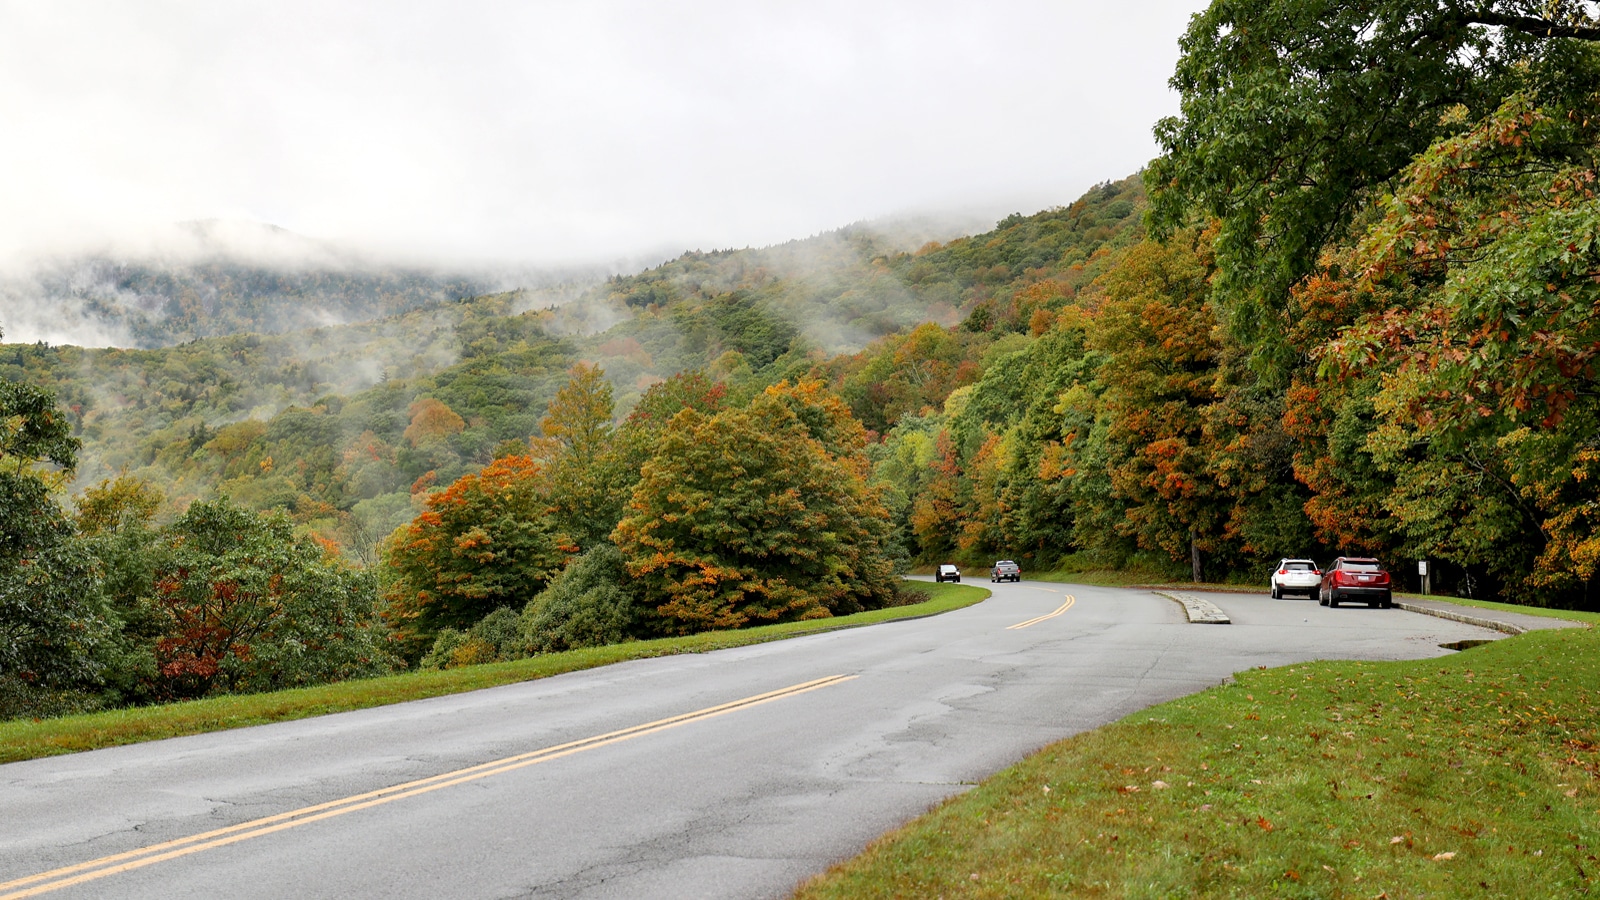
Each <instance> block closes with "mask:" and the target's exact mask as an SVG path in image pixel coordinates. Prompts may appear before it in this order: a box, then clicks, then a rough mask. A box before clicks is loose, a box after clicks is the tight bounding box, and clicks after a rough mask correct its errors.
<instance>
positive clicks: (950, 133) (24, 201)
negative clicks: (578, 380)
mask: <svg viewBox="0 0 1600 900" xmlns="http://www.w3.org/2000/svg"><path fill="white" fill-rule="evenodd" d="M1204 5H1205V3H1204V0H1145V2H1141V3H1107V2H1105V0H1056V2H1048V0H1037V2H1021V0H1001V2H995V0H984V2H973V0H963V2H955V3H946V2H903V3H900V2H869V0H859V2H831V0H804V2H795V3H761V2H756V0H745V2H694V3H677V4H670V3H660V2H655V3H651V2H640V3H622V2H611V0H605V2H581V3H580V2H572V3H538V2H522V3H514V2H461V0H452V2H432V3H403V2H370V3H336V2H326V0H323V2H298V0H292V2H285V0H274V2H270V3H249V4H246V3H242V2H227V0H222V2H217V0H213V2H189V3H182V2H152V0H140V2H136V3H125V2H119V3H110V2H106V3H74V2H66V0H51V2H47V3H39V2H32V0H28V2H10V0H0V126H3V131H0V173H3V174H0V244H3V245H4V246H5V248H6V249H10V250H12V251H16V250H19V249H22V248H36V247H42V246H56V247H59V246H60V245H61V244H62V243H63V242H69V243H76V242H81V241H89V240H95V241H98V240H99V239H102V238H104V237H107V236H127V235H131V234H138V233H140V232H141V230H145V231H148V230H151V229H154V228H155V227H157V226H162V225H166V224H169V223H172V222H176V221H182V220H188V219H204V218H223V219H245V220H255V221H262V222H270V223H273V224H276V225H280V226H283V227H285V228H288V229H290V230H292V231H296V232H299V233H301V234H305V235H310V236H314V237H318V238H323V239H328V240H333V241H337V242H341V243H346V244H351V245H354V246H358V247H362V248H366V249H368V250H372V251H377V252H381V253H385V254H401V255H407V256H417V257H426V258H432V259H440V260H446V259H477V260H497V261H518V262H533V263H551V262H568V261H587V260H596V259H606V258H620V257H623V256H628V255H636V254H644V253H651V252H658V251H664V250H670V251H676V250H679V249H685V248H701V249H711V248H713V247H742V246H748V245H761V244H768V243H773V242H777V241H782V240H787V239H789V238H793V237H804V236H806V235H809V234H812V233H815V232H817V231H822V230H826V229H830V228H835V227H838V226H840V225H844V224H847V223H849V222H853V221H858V220H861V219H867V218H875V217H880V216H885V215H900V214H906V213H923V212H940V211H950V210H969V211H970V210H973V209H979V210H983V211H985V212H992V213H995V214H1003V213H1005V212H1010V211H1013V210H1015V211H1020V212H1034V211H1036V210H1038V209H1042V208H1044V207H1048V206H1052V205H1056V204H1061V203H1066V202H1070V201H1071V200H1072V199H1074V198H1076V197H1077V196H1078V194H1080V193H1081V192H1082V191H1083V190H1084V189H1085V188H1087V187H1088V186H1090V185H1091V184H1094V183H1096V182H1099V181H1104V180H1106V179H1111V178H1121V177H1123V176H1125V175H1128V174H1130V173H1132V172H1133V171H1135V170H1136V169H1138V168H1139V167H1140V166H1142V165H1143V164H1144V163H1145V162H1147V161H1148V160H1149V159H1150V158H1151V157H1152V156H1153V155H1154V154H1155V152H1156V150H1155V144H1154V141H1153V139H1152V138H1151V133H1150V128H1151V125H1152V124H1153V123H1154V122H1155V120H1156V119H1157V118H1158V117H1160V116H1162V115H1168V114H1171V113H1173V112H1175V111H1176V108H1177V99H1176V97H1175V95H1173V94H1172V93H1171V92H1170V91H1169V90H1168V88H1167V86H1166V80H1167V78H1168V77H1169V76H1170V75H1171V72H1172V67H1173V64H1174V63H1175V62H1176V59H1177V39H1178V36H1179V35H1180V34H1181V33H1182V31H1183V28H1184V27H1185V25H1186V24H1187V22H1188V18H1189V16H1190V15H1191V14H1192V13H1194V12H1197V11H1199V10H1200V9H1201V8H1203V6H1204Z"/></svg>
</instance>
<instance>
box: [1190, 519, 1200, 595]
mask: <svg viewBox="0 0 1600 900" xmlns="http://www.w3.org/2000/svg"><path fill="white" fill-rule="evenodd" d="M1189 567H1190V568H1191V569H1193V570H1194V583H1195V584H1199V583H1200V582H1201V581H1202V580H1203V579H1202V578H1201V577H1200V576H1201V572H1200V542H1199V540H1198V539H1197V538H1196V537H1195V533H1194V529H1193V528H1191V529H1189Z"/></svg>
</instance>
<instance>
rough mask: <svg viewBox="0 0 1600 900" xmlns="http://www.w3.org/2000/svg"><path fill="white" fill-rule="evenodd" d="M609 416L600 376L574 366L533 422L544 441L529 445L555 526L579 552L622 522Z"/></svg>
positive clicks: (621, 478)
mask: <svg viewBox="0 0 1600 900" xmlns="http://www.w3.org/2000/svg"><path fill="white" fill-rule="evenodd" d="M613 411H614V404H613V401H612V390H611V383H610V382H609V381H607V380H606V378H605V372H604V371H602V370H601V369H600V368H599V367H598V366H592V365H588V364H586V363H579V364H578V365H576V366H574V367H573V369H572V371H571V373H570V377H569V378H568V380H567V383H566V384H565V385H564V386H563V387H562V388H561V390H559V391H557V392H556V396H555V399H553V400H551V401H550V409H549V411H548V412H547V413H546V414H545V417H544V419H543V421H541V422H540V423H539V428H540V431H542V432H543V433H544V437H543V438H536V439H534V441H533V450H534V454H535V456H537V457H540V458H542V459H543V460H544V462H545V465H546V467H547V475H546V477H547V480H548V482H549V485H550V501H551V503H552V504H553V505H554V506H555V510H556V512H555V517H556V521H557V523H558V524H559V526H560V528H561V530H562V531H563V532H564V533H565V534H567V535H569V536H570V537H571V538H572V539H573V540H574V541H575V542H576V543H577V545H578V546H579V547H592V546H595V545H596V544H597V543H599V542H601V541H604V540H605V537H606V535H608V534H610V533H611V529H612V528H615V527H616V524H617V521H618V520H620V519H621V518H622V504H623V502H624V501H625V499H626V497H625V493H624V491H625V483H626V481H627V479H626V477H625V475H624V473H623V471H622V465H623V463H622V460H621V459H620V458H619V454H618V448H617V446H616V435H615V428H614V427H613V425H612V415H613Z"/></svg>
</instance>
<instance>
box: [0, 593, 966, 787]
mask: <svg viewBox="0 0 1600 900" xmlns="http://www.w3.org/2000/svg"><path fill="white" fill-rule="evenodd" d="M916 587H917V589H919V590H923V591H926V592H927V593H928V594H929V595H930V599H928V600H927V601H925V602H923V603H917V604H914V605H910V606H897V607H893V608H890V609H880V610H873V611H871V612H864V613H856V614H855V615H851V616H840V617H838V618H836V619H823V620H811V621H806V622H788V623H785V624H782V625H765V626H761V627H759V628H748V629H741V630H738V631H716V632H708V633H705V634H696V635H690V636H688V637H679V638H662V639H659V640H653V641H634V642H630V643H626V644H613V645H611V646H607V647H594V648H590V649H586V650H572V651H568V652H565V653H550V654H546V655H543V656H535V657H532V658H530V659H520V660H515V661H513V662H503V663H487V664H484V665H479V666H467V667H464V668H460V669H447V670H443V671H424V672H407V673H404V674H400V675H390V676H386V677H383V678H369V679H364V680H361V681H345V682H340V683H338V684H326V685H319V686H317V687H309V688H298V689H295V690H289V691H276V692H274V693H270V694H241V695H235V696H227V697H212V698H209V699H205V700H192V701H188V702H185V703H171V704H167V705H164V706H146V707H138V708H134V709H118V710H111V711H108V712H99V713H89V714H85V715H77V716H64V717H62V718H59V719H43V720H37V721H35V720H13V721H9V722H0V763H5V762H16V761H18V760H24V759H33V758H35V757H40V756H51V755H55V754H59V753H73V752H76V751H79V750H93V749H96V748H99V747H110V746H114V745H117V744H135V743H139V742H141V741H153V740H159V739H161V738H168V737H178V736H180V735H186V734H202V733H204V732H208V731H222V730H225V729H229V728H243V727H246V726H249V725H263V724H266V723H268V722H281V721H284V720H287V719H304V718H307V717H310V716H320V715H324V714H327V713H335V712H344V711H346V710H352V709H365V708H367V707H370V706H384V705H386V704H390V703H403V702H405V701H407V700H420V699H423V698H425V697H437V696H440V695H443V694H458V693H461V692H463V691H474V690H478V689H479V688H487V687H495V686H497V685H502V684H511V683H514V682H518V681H532V680H533V679H535V678H547V677H549V676H551V675H560V674H562V673H565V672H575V671H578V670H580V669H592V668H595V667H596V666H604V665H610V664H611V663H618V662H624V661H626V660H630V659H644V658H647V657H652V656H670V655H673V654H677V653H705V652H707V651H710V650H721V649H723V648H726V647H742V646H745V645H747V644H760V643H764V642H766V641H776V640H782V639H784V638H790V637H797V636H799V635H804V634H815V633H817V632H821V631H832V630H835V629H839V628H853V627H858V626H861V625H873V624H877V623H879V622H888V621H891V620H894V619H907V618H915V617H918V616H928V615H936V614H938V613H942V612H949V611H950V610H953V609H960V608H961V607H963V606H970V605H972V604H974V603H977V602H978V601H980V600H983V599H984V598H986V597H988V596H989V591H988V590H986V589H984V588H980V587H977V586H975V585H958V584H919V585H917V586H916Z"/></svg>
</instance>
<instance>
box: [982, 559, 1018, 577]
mask: <svg viewBox="0 0 1600 900" xmlns="http://www.w3.org/2000/svg"><path fill="white" fill-rule="evenodd" d="M989 580H990V581H991V582H994V581H1021V580H1022V569H1021V568H1020V567H1019V566H1018V565H1017V564H1016V563H1014V562H1012V561H1011V560H1009V559H1002V560H997V561H996V562H995V564H994V568H992V569H990V570H989Z"/></svg>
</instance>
